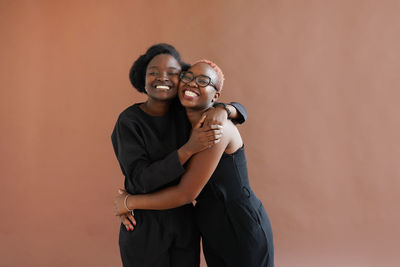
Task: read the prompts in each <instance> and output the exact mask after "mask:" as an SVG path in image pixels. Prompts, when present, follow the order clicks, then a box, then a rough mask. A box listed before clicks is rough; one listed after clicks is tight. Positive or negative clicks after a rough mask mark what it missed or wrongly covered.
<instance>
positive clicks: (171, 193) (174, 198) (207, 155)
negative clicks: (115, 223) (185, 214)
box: [114, 122, 236, 215]
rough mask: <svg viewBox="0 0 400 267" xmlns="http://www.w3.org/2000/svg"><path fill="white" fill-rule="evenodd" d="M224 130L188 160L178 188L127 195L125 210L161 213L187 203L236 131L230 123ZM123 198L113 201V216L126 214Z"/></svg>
mask: <svg viewBox="0 0 400 267" xmlns="http://www.w3.org/2000/svg"><path fill="white" fill-rule="evenodd" d="M224 128H225V132H224V135H223V137H222V138H221V142H219V143H218V144H216V145H214V146H213V147H212V148H210V149H207V150H203V151H201V152H199V153H197V154H196V155H194V156H193V157H192V159H191V160H190V162H189V164H188V166H187V170H186V172H185V173H184V175H183V176H182V178H181V181H180V183H179V184H178V185H175V186H171V187H168V188H165V189H162V190H160V191H157V192H155V193H151V194H144V195H133V196H131V195H129V197H128V198H127V202H126V204H127V207H128V209H130V210H132V209H154V210H163V209H170V208H175V207H179V206H181V205H184V204H187V203H191V202H192V201H193V200H194V199H195V198H196V197H197V196H198V195H199V193H200V192H201V190H202V189H203V187H204V186H205V184H206V183H207V182H208V180H209V179H210V177H211V175H212V174H213V172H214V171H215V169H216V167H217V165H218V163H219V161H220V159H221V156H222V154H223V152H224V151H225V149H226V147H227V146H228V144H229V143H230V140H231V138H232V135H233V131H234V130H236V127H235V126H234V125H233V124H232V122H228V123H227V124H226V125H225V127H224ZM125 197H126V194H122V195H119V196H118V197H117V198H116V199H115V202H114V206H115V211H116V215H119V214H123V213H125V212H127V210H126V209H125V205H124V200H125Z"/></svg>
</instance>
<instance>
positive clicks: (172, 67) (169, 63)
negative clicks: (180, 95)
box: [145, 54, 181, 101]
mask: <svg viewBox="0 0 400 267" xmlns="http://www.w3.org/2000/svg"><path fill="white" fill-rule="evenodd" d="M180 72H181V66H180V64H179V62H178V61H177V60H176V59H175V58H174V57H173V56H171V55H169V54H160V55H157V56H155V57H154V58H153V59H152V60H151V61H150V62H149V64H148V65H147V69H146V82H145V90H146V93H147V95H148V97H149V98H152V99H154V100H158V101H167V100H171V99H173V98H175V97H176V94H177V88H178V83H179V74H180Z"/></svg>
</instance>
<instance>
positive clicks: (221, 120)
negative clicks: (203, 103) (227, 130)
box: [203, 106, 228, 126]
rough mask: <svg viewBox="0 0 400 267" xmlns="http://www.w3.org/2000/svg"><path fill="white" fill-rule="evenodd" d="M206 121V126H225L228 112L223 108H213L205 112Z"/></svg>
mask: <svg viewBox="0 0 400 267" xmlns="http://www.w3.org/2000/svg"><path fill="white" fill-rule="evenodd" d="M203 114H205V115H206V116H207V117H206V120H205V121H204V125H206V126H207V125H221V126H222V125H225V123H226V122H227V121H228V112H227V111H226V110H225V109H224V108H223V107H221V106H217V107H216V108H214V107H211V108H209V109H208V110H207V111H206V112H204V113H203Z"/></svg>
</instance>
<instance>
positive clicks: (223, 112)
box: [205, 102, 248, 125]
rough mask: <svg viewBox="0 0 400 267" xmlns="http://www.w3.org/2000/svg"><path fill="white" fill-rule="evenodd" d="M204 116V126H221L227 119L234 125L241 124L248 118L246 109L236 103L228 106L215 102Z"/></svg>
mask: <svg viewBox="0 0 400 267" xmlns="http://www.w3.org/2000/svg"><path fill="white" fill-rule="evenodd" d="M206 114H207V118H206V121H205V124H206V125H213V124H219V125H223V124H224V123H225V122H226V121H227V120H228V119H230V120H231V121H232V122H233V123H234V124H242V123H244V122H245V121H246V120H247V116H248V115H247V110H246V108H245V107H244V106H243V105H242V104H240V103H237V102H231V103H229V104H226V103H222V102H216V103H215V104H214V106H213V107H212V108H210V109H208V111H207V112H206Z"/></svg>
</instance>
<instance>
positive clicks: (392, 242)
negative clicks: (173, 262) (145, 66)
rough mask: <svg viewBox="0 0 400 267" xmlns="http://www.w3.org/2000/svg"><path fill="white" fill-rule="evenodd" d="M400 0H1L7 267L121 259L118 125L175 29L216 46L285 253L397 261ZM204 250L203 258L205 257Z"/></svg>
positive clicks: (319, 259) (357, 262)
mask: <svg viewBox="0 0 400 267" xmlns="http://www.w3.org/2000/svg"><path fill="white" fill-rule="evenodd" d="M399 11H400V2H399V1H395V0H393V1H390V0H382V1H372V0H339V1H327V0H326V1H321V0H282V1H278V0H269V1H244V0H243V1H240V0H231V1H211V0H209V1H201V2H199V1H196V2H195V1H193V2H192V1H178V0H175V1H173V0H170V1H145V0H141V1H127V0H126V1H106V0H103V1H100V0H99V1H94V0H87V1H67V0H65V1H61V0H60V1H33V0H32V1H10V0H9V1H8V0H0V40H1V45H0V58H1V60H0V83H1V85H0V86H1V95H0V102H1V103H0V109H1V115H0V116H1V139H0V145H1V147H0V149H1V161H0V176H1V180H0V188H1V194H0V212H1V220H0V266H60V267H63V266H119V265H120V258H119V251H118V246H117V236H118V225H119V221H118V219H116V218H115V217H114V216H113V214H112V200H113V196H114V195H115V192H116V188H117V187H119V186H121V185H122V180H123V177H122V175H121V172H120V170H119V166H118V164H117V161H116V159H115V157H114V153H113V151H112V147H111V143H110V134H111V130H112V128H113V126H114V122H115V120H116V118H117V116H118V114H119V112H121V111H122V110H123V109H124V108H125V107H127V106H129V105H131V104H133V103H135V102H139V101H143V100H144V97H143V96H142V95H140V94H138V93H136V92H135V90H133V89H132V88H131V86H130V83H129V81H128V74H127V73H128V69H129V67H130V65H131V63H132V62H133V60H134V59H135V58H136V57H137V56H138V55H139V54H140V53H143V52H144V51H145V49H146V48H147V47H148V46H150V45H151V44H154V43H158V42H169V43H172V44H173V45H175V46H176V47H177V48H178V49H179V50H180V51H181V53H182V56H183V58H184V59H185V60H187V61H189V62H193V61H194V60H196V59H199V58H209V59H212V60H214V61H216V62H217V63H218V64H219V65H220V66H221V67H222V69H223V70H224V71H225V74H226V87H225V89H224V92H223V100H226V101H231V100H234V101H240V102H241V103H243V104H244V105H245V106H246V107H247V108H248V111H249V115H250V116H249V120H248V122H247V123H246V124H245V125H243V126H241V127H240V129H241V132H242V135H243V138H244V140H245V143H246V148H247V156H248V163H249V171H250V178H251V184H252V186H253V188H254V191H255V192H256V193H257V195H258V196H259V197H260V199H261V200H262V201H263V202H264V206H265V208H266V209H267V211H268V212H269V215H270V217H271V221H272V224H273V229H274V234H275V250H276V266H328V267H330V266H397V264H398V263H399V256H397V254H396V252H397V250H398V247H399V244H398V243H399V241H398V240H400V230H399V227H398V225H399V223H400V214H399V211H398V203H399V202H400V194H399V192H400V190H399V188H400V179H399V178H400V164H399V159H400V145H399V136H400V108H399V98H400V92H399V89H400V79H399V69H400V52H399V47H400V34H399V32H400V19H399V16H398V14H399V13H400V12H399ZM203 264H204V263H203Z"/></svg>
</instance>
